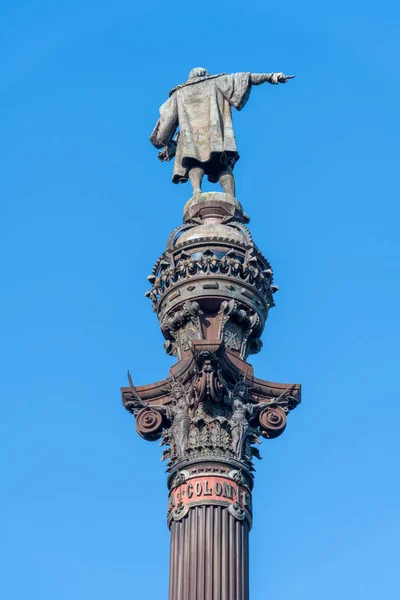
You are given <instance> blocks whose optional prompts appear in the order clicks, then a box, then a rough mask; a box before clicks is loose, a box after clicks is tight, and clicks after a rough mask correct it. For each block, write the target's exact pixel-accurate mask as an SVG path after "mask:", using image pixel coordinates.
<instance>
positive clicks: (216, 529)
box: [169, 506, 249, 600]
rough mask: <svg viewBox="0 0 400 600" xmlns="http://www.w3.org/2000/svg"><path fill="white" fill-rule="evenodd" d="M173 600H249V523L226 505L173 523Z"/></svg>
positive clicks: (198, 508)
mask: <svg viewBox="0 0 400 600" xmlns="http://www.w3.org/2000/svg"><path fill="white" fill-rule="evenodd" d="M169 600H249V524H248V522H247V520H243V521H238V520H237V519H235V517H234V516H232V514H231V513H230V512H229V511H228V509H227V508H225V507H223V506H196V507H193V508H191V509H190V510H189V512H188V514H187V515H186V516H185V517H184V518H183V519H182V520H180V521H173V522H172V523H171V558H170V586H169Z"/></svg>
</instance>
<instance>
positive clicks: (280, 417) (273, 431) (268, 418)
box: [259, 406, 286, 439]
mask: <svg viewBox="0 0 400 600" xmlns="http://www.w3.org/2000/svg"><path fill="white" fill-rule="evenodd" d="M259 420H260V429H261V435H263V436H264V437H266V438H267V439H273V438H276V437H278V436H279V435H281V433H283V432H284V431H285V429H286V413H285V411H284V410H283V408H281V407H280V406H276V407H271V408H264V410H263V411H262V412H261V413H260V417H259Z"/></svg>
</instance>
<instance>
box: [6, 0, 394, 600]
mask: <svg viewBox="0 0 400 600" xmlns="http://www.w3.org/2000/svg"><path fill="white" fill-rule="evenodd" d="M399 17H400V9H399V5H398V3H397V2H396V3H395V2H394V1H393V0H388V1H387V2H385V3H384V4H382V3H380V2H378V1H377V0H376V1H375V2H372V1H364V2H361V1H359V0H355V1H353V2H352V3H350V2H348V1H344V0H337V1H336V2H334V3H332V2H331V3H326V2H316V1H315V0H311V1H308V2H300V1H295V0H289V1H286V2H277V3H276V2H275V3H270V2H264V1H262V0H257V1H253V2H247V3H246V2H245V3H243V2H236V1H231V2H229V3H225V4H224V3H223V4H221V3H216V2H214V1H213V2H210V1H209V0H205V1H204V2H202V3H200V4H199V3H189V2H174V1H173V0H171V2H165V1H163V2H160V1H159V0H156V1H154V0H153V2H148V3H140V5H139V6H138V7H137V8H135V7H134V3H133V2H132V0H129V1H128V0H114V2H103V1H101V0H97V1H96V2H95V1H93V0H88V1H83V2H77V0H71V1H69V2H64V3H61V4H60V3H58V2H44V1H43V0H38V1H36V2H28V1H27V0H25V1H22V0H20V1H19V2H18V1H17V2H11V1H10V0H5V2H3V3H2V8H1V14H0V23H1V25H0V52H1V54H0V98H1V111H0V120H1V149H0V160H1V167H2V168H1V177H0V196H1V208H0V214H1V236H0V252H1V256H2V261H1V284H2V285H1V288H2V291H1V298H0V319H1V327H0V331H1V357H0V359H1V372H2V375H1V378H0V386H1V408H0V411H1V415H0V445H1V455H0V456H1V495H0V515H1V517H0V519H1V524H0V525H1V530H0V565H1V571H2V575H1V577H0V596H1V598H2V600H3V599H4V600H25V599H27V598H29V599H30V600H87V599H88V598H91V599H95V600H117V599H118V600H125V599H126V600H128V599H129V600H132V599H136V598H151V599H153V598H154V599H157V600H159V599H165V600H166V599H167V584H168V552H169V547H168V544H169V533H168V530H167V528H166V525H165V512H166V502H167V492H166V485H165V474H164V469H165V466H164V464H162V463H160V462H159V459H160V457H161V449H160V448H159V447H158V445H157V444H150V443H146V442H144V441H143V440H141V439H140V438H139V437H138V436H137V435H136V433H135V424H134V421H133V419H132V418H131V417H130V416H129V415H128V414H127V413H126V412H125V411H123V409H122V408H121V406H120V396H119V387H120V386H121V385H125V383H126V369H127V368H128V367H129V368H130V369H131V371H132V374H133V377H134V380H135V381H136V382H137V383H138V384H144V383H150V382H152V381H155V380H158V379H162V378H164V377H165V376H166V375H167V373H168V369H169V367H170V365H171V362H172V361H171V359H170V358H169V357H167V355H166V354H165V353H164V351H163V348H162V342H163V340H162V337H161V334H160V332H159V328H158V323H157V319H156V317H155V315H154V314H153V313H152V310H151V305H150V302H149V301H148V300H147V299H146V298H144V296H143V294H144V292H145V291H146V289H148V286H147V282H146V277H147V275H148V273H150V271H151V268H152V266H153V263H154V261H155V260H156V258H157V257H158V256H159V254H160V253H161V252H162V249H163V247H164V244H165V241H166V239H167V236H168V234H169V233H170V231H171V230H172V229H173V228H174V227H175V226H176V225H178V224H179V223H180V221H181V216H182V208H183V205H184V202H185V201H186V200H187V199H188V198H189V197H190V188H189V185H184V186H180V187H178V186H173V185H172V183H171V182H170V176H171V165H165V164H164V165H163V164H161V163H160V162H158V161H157V151H156V150H155V149H154V148H152V147H151V145H150V143H149V142H148V136H149V134H150V132H151V130H152V128H153V126H154V124H155V121H156V119H157V114H158V107H159V105H160V104H161V103H162V102H163V101H164V100H165V99H166V97H167V92H168V90H169V89H170V88H171V87H173V86H174V85H176V84H178V83H181V82H182V81H184V80H185V79H186V77H187V74H188V72H189V70H190V69H191V68H192V67H194V66H204V67H206V68H208V69H209V70H210V71H211V72H214V73H219V72H221V71H227V72H234V71H253V72H263V71H264V72H265V71H267V72H268V71H274V70H275V71H281V70H282V71H284V72H286V73H296V74H297V79H296V80H295V81H293V82H290V83H289V84H287V85H286V86H280V87H274V86H268V85H264V86H262V87H259V88H256V89H255V90H253V94H252V97H251V99H250V102H249V104H248V105H247V106H246V108H245V110H244V111H243V112H242V113H240V114H239V113H237V114H236V115H235V123H236V130H237V141H238V145H239V150H240V153H241V157H242V158H241V160H240V162H239V163H238V165H237V169H236V175H237V187H238V190H237V196H238V198H239V199H240V200H241V202H242V203H243V204H244V207H245V210H246V211H247V212H248V213H249V214H250V215H251V217H252V221H251V224H250V225H251V227H252V232H253V234H254V237H255V240H256V242H257V243H258V244H259V246H260V247H261V248H262V250H263V252H264V253H265V254H266V256H267V257H268V258H269V259H270V261H271V263H272V265H273V267H274V270H275V274H276V282H277V283H278V285H279V286H280V288H281V291H280V292H279V294H278V295H277V296H276V302H277V307H276V308H275V309H274V310H273V311H271V314H270V319H269V322H268V324H267V328H266V331H265V334H264V338H263V339H264V351H263V352H262V353H261V354H259V355H257V356H256V357H255V358H254V359H253V360H252V363H253V365H254V367H255V370H256V374H257V376H258V377H262V378H265V379H270V380H275V381H282V382H292V381H293V382H300V383H302V384H303V404H302V405H301V406H300V408H299V409H298V410H297V411H296V412H295V413H293V415H292V416H291V418H290V422H289V426H288V428H287V431H286V432H285V434H284V435H283V436H282V437H281V438H279V439H278V440H275V441H271V442H269V443H264V444H263V447H262V454H263V456H264V460H263V461H262V462H260V463H258V464H257V480H256V488H255V493H254V504H255V526H254V529H253V531H252V533H251V593H252V596H251V598H252V600H263V599H264V598H276V599H279V600H293V599H294V598H296V599H297V600H303V599H304V600H320V599H321V598H323V599H324V600H333V599H335V600H336V599H337V598H338V597H340V598H341V599H342V600H350V599H351V600H354V599H358V598H360V599H361V600H372V599H374V600H376V598H388V599H392V598H393V599H395V598H398V597H399V595H400V594H399V583H398V576H399V572H398V567H399V564H398V561H399V559H398V557H399V538H400V516H399V499H400V498H399V496H400V494H399V491H400V489H399V487H400V484H399V466H398V464H399V454H400V450H399V422H400V414H399V413H400V411H399V399H398V385H397V379H398V376H399V358H398V356H399V351H398V347H399V334H400V331H399V317H398V310H399V307H398V305H399V291H400V285H399V271H400V266H399V265H400V248H399V233H398V229H399V225H398V222H399V192H398V187H399V186H398V175H399V172H398V168H399V129H400V128H399V106H400V101H399V90H400V83H399V77H400V68H399V60H398V59H399V52H400V44H399V36H398V27H399ZM207 185H208V184H207ZM206 189H207V186H206ZM139 484H140V488H139ZM139 489H141V490H145V492H143V491H142V492H141V491H139ZM146 492H148V494H147V493H146Z"/></svg>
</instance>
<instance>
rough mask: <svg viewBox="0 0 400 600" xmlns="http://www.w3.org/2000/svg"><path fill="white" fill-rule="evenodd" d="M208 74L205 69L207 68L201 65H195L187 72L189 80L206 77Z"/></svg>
mask: <svg viewBox="0 0 400 600" xmlns="http://www.w3.org/2000/svg"><path fill="white" fill-rule="evenodd" d="M209 75H210V73H209V72H208V71H207V69H203V67H195V68H194V69H192V70H191V71H190V73H189V80H190V79H197V78H198V77H208V76H209Z"/></svg>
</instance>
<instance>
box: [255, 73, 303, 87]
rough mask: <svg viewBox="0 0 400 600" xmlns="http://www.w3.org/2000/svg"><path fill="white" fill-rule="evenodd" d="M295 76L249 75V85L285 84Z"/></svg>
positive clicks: (281, 74)
mask: <svg viewBox="0 0 400 600" xmlns="http://www.w3.org/2000/svg"><path fill="white" fill-rule="evenodd" d="M294 77H296V75H285V74H284V73H251V75H250V83H251V85H261V84H262V83H266V82H268V83H273V84H277V83H286V82H287V81H289V79H293V78H294Z"/></svg>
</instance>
